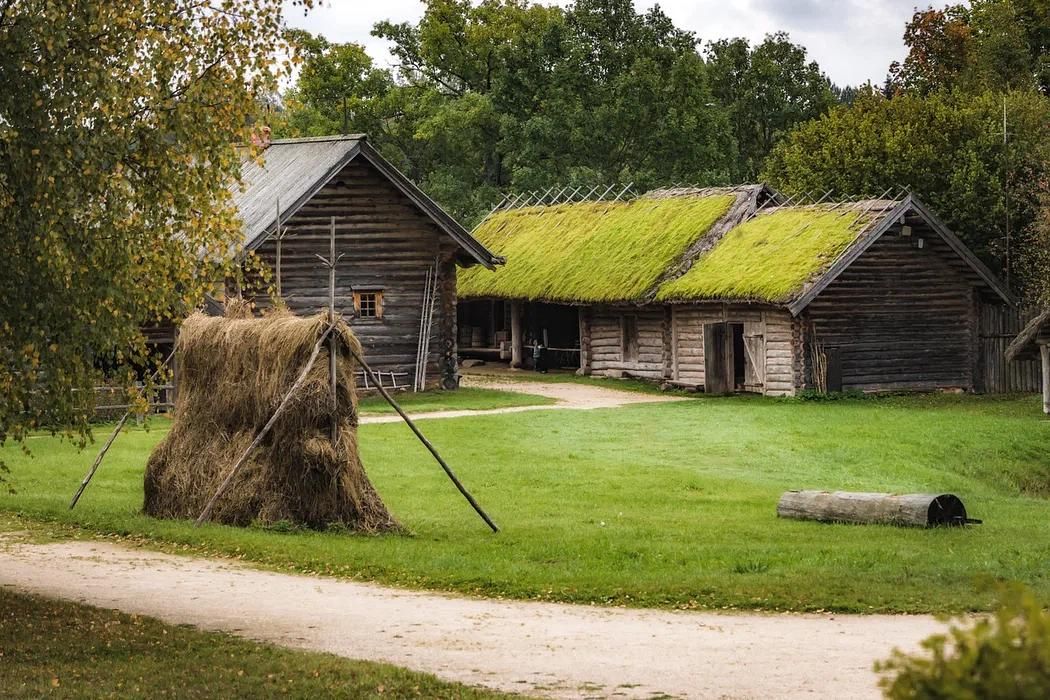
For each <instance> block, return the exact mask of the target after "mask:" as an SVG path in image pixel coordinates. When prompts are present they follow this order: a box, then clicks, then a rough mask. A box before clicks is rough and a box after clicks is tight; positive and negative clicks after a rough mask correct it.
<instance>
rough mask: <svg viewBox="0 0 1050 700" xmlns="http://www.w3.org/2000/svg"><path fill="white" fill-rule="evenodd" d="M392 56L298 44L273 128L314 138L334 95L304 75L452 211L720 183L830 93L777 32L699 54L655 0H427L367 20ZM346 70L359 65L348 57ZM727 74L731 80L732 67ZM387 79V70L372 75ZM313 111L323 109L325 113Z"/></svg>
mask: <svg viewBox="0 0 1050 700" xmlns="http://www.w3.org/2000/svg"><path fill="white" fill-rule="evenodd" d="M373 33H374V34H375V35H376V36H378V37H381V38H383V39H386V40H388V41H389V42H391V45H392V53H393V55H394V57H395V59H396V61H397V63H398V65H397V68H396V70H395V73H394V74H393V75H386V76H385V77H384V78H383V79H381V80H377V81H376V83H379V84H382V85H383V88H382V89H374V88H372V87H371V86H370V84H368V83H367V81H361V80H356V79H355V80H344V79H342V78H340V77H339V75H340V72H339V69H338V66H337V64H338V63H339V62H340V60H341V59H340V58H339V57H340V55H341V54H344V53H349V54H353V55H355V56H358V57H359V58H360V57H362V56H363V52H362V51H361V49H360V47H353V48H350V47H339V46H338V45H329V44H327V42H324V41H323V40H320V39H310V38H309V37H304V38H302V39H303V40H304V42H305V43H306V44H309V43H310V42H311V41H313V42H315V46H321V50H313V51H307V53H306V55H305V64H304V69H303V73H302V77H301V78H300V80H299V82H298V83H297V84H296V86H295V87H294V89H293V90H292V91H291V92H290V95H289V100H288V107H289V109H288V111H287V113H286V115H285V116H283V117H282V118H281V119H282V124H281V125H280V126H279V127H278V132H279V133H280V134H282V135H300V134H317V133H320V132H321V130H323V129H329V130H331V129H333V128H334V127H336V125H337V124H338V116H339V115H338V114H337V113H336V112H335V111H333V110H336V109H338V107H329V108H326V107H325V104H329V105H331V104H333V103H334V102H338V100H337V99H335V98H334V97H328V98H326V99H327V100H328V102H327V103H323V102H322V100H320V99H317V98H315V97H314V96H315V95H318V94H321V91H319V90H317V89H316V88H315V86H314V84H315V82H316V80H315V78H317V77H320V76H328V78H327V79H326V80H325V81H324V82H325V84H326V86H327V88H326V89H327V91H328V92H330V93H331V94H333V95H338V94H339V92H340V91H341V92H342V93H343V94H344V95H346V96H347V97H348V98H349V101H350V102H351V103H352V104H354V105H357V106H356V107H355V109H354V110H353V117H352V118H351V119H350V129H351V130H354V131H366V132H368V133H369V135H370V136H371V137H372V139H373V141H374V142H375V143H376V144H377V146H378V147H379V148H380V150H381V151H382V152H383V153H384V155H386V156H387V157H389V158H390V159H391V160H393V161H394V162H395V163H396V164H398V165H399V166H400V167H401V168H402V169H403V170H404V171H405V172H406V174H408V175H409V176H410V177H412V178H413V179H415V180H416V181H417V182H419V183H421V184H422V186H423V187H424V189H426V190H427V191H428V192H429V193H430V194H431V195H432V196H434V197H435V198H436V199H438V201H440V202H441V203H442V204H444V205H445V206H446V207H447V208H448V209H449V210H450V211H451V212H452V213H454V214H456V215H458V216H459V217H461V218H463V219H464V220H467V221H468V222H469V221H473V220H476V218H477V217H478V215H480V214H482V213H484V212H485V211H486V210H487V209H488V208H489V207H490V206H491V205H492V204H493V203H494V200H495V199H496V198H497V197H498V194H499V193H500V192H502V191H507V190H524V189H545V188H548V187H551V186H554V185H566V184H584V183H588V184H596V183H614V182H623V183H626V182H634V183H635V184H636V186H638V187H639V188H644V187H650V186H654V185H663V184H669V183H673V182H691V183H700V184H722V183H726V182H730V181H733V180H739V179H744V178H752V177H754V175H755V173H756V172H757V170H758V168H759V166H760V164H761V162H762V159H763V158H764V157H765V155H766V153H767V152H768V150H769V148H770V146H771V145H772V144H773V143H775V142H776V141H777V139H779V138H780V136H781V135H782V134H783V133H785V132H786V131H787V130H788V129H790V128H791V127H792V126H794V125H795V124H796V123H798V122H799V121H801V120H804V119H808V118H810V117H812V116H815V115H817V114H820V113H821V112H822V111H824V110H825V109H826V108H827V107H828V106H829V105H830V104H831V103H832V102H834V96H833V94H832V92H831V90H830V85H829V83H828V81H827V79H826V78H825V77H824V76H823V75H822V74H821V73H820V71H819V69H818V68H817V66H816V64H814V63H812V62H808V61H807V60H806V55H805V51H804V50H803V49H802V48H801V47H799V46H796V45H793V44H791V43H790V42H789V41H788V39H787V37H786V36H784V35H775V36H771V37H769V38H768V39H767V40H766V41H765V42H763V43H762V44H760V45H758V46H755V47H754V48H753V49H752V48H751V47H749V46H748V45H747V43H746V42H745V41H743V40H738V41H736V42H729V44H731V45H732V47H733V48H734V49H736V48H738V47H741V46H742V47H743V55H742V58H741V60H740V61H739V65H737V63H734V61H736V58H737V57H736V56H735V55H733V56H731V57H730V56H726V57H723V55H722V52H720V51H719V52H717V55H715V53H713V52H712V51H711V50H709V52H708V55H707V57H706V59H705V56H704V55H702V54H701V52H700V51H699V50H698V46H697V39H696V37H695V36H694V35H693V34H692V33H690V32H687V31H684V30H682V29H679V28H678V27H676V26H675V25H674V23H673V22H672V21H671V20H670V18H669V17H668V16H667V15H666V14H664V13H663V12H662V11H661V10H660V9H659V7H654V8H652V9H650V10H647V11H645V12H637V11H636V10H635V8H634V3H633V2H631V0H577V2H575V3H574V4H572V5H570V6H569V7H567V8H564V9H563V8H560V7H556V6H554V7H551V6H547V5H543V4H539V3H534V2H530V1H529V0H483V1H482V2H478V3H475V2H469V1H468V0H428V2H427V3H426V9H425V12H424V14H423V17H422V19H421V20H420V21H419V22H418V23H397V24H395V23H391V22H381V23H379V24H378V25H376V28H375V30H374V32H373ZM355 65H360V66H361V69H360V70H359V71H357V72H356V73H354V75H373V71H374V69H372V68H371V65H370V63H367V62H364V61H363V60H362V61H361V62H359V63H358V64H355ZM737 71H739V72H740V76H739V78H737V77H735V75H734V74H735V72H737ZM387 79H388V80H389V82H388V81H387ZM326 109H328V110H329V111H328V112H325V110H326Z"/></svg>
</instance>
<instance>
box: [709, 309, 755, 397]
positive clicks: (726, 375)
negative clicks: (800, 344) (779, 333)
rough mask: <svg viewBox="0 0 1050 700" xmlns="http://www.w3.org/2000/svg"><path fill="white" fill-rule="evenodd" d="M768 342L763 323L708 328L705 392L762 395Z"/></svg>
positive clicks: (712, 325) (725, 323) (715, 324)
mask: <svg viewBox="0 0 1050 700" xmlns="http://www.w3.org/2000/svg"><path fill="white" fill-rule="evenodd" d="M764 375H765V338H764V337H763V333H762V325H761V324H760V323H748V322H742V323H738V322H721V323H705V324H704V392H705V393H708V394H732V393H738V392H758V393H762V392H763V390H764V383H765V376H764Z"/></svg>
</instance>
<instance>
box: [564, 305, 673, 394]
mask: <svg viewBox="0 0 1050 700" xmlns="http://www.w3.org/2000/svg"><path fill="white" fill-rule="evenodd" d="M588 316H589V320H588V330H589V335H590V337H589V339H588V340H589V343H588V347H589V350H590V352H589V357H588V364H589V367H590V371H591V373H592V374H597V375H602V376H618V375H620V374H621V373H622V374H625V375H627V376H631V377H641V378H644V379H657V380H659V379H664V378H665V369H664V368H665V361H664V360H665V358H664V308H663V307H662V306H641V307H634V306H625V307H616V306H598V307H592V308H591V309H590V313H589V314H588ZM625 316H633V317H634V318H635V327H636V328H637V340H638V353H637V357H636V358H635V359H633V360H632V359H630V358H628V357H626V356H625V352H624V350H625V348H624V342H623V340H624V339H623V332H622V329H623V323H624V317H625ZM581 344H582V338H581Z"/></svg>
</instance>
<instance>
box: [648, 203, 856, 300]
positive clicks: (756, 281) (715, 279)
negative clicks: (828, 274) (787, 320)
mask: <svg viewBox="0 0 1050 700" xmlns="http://www.w3.org/2000/svg"><path fill="white" fill-rule="evenodd" d="M873 218H875V216H874V215H872V214H867V213H861V212H859V211H857V210H856V209H854V208H847V209H839V210H830V208H829V207H797V208H791V209H781V210H774V211H772V212H770V213H768V214H759V215H758V216H756V217H755V218H753V219H751V220H749V221H747V222H745V223H743V224H741V225H739V226H736V227H735V228H733V229H732V230H730V231H729V232H728V233H727V234H726V235H725V236H723V237H722V239H721V240H720V241H719V242H718V244H717V245H716V246H715V247H714V248H712V249H711V251H710V252H708V253H707V254H705V255H704V256H702V257H701V258H700V259H699V260H698V261H697V262H696V263H695V264H694V265H693V266H692V267H691V268H690V269H689V271H688V272H686V273H685V274H684V275H682V276H681V277H679V278H677V279H675V280H672V281H670V282H667V283H666V284H664V285H662V286H661V287H660V289H659V291H658V292H657V295H656V299H657V300H658V301H685V300H693V299H752V300H757V301H767V302H774V303H775V302H786V301H790V300H791V299H792V298H794V297H796V296H798V294H799V293H800V292H802V291H803V287H804V286H805V284H806V283H807V282H809V281H811V280H813V279H814V278H816V277H818V276H819V275H820V274H822V273H823V272H825V271H826V270H827V269H828V267H830V266H831V264H832V263H833V262H834V261H835V260H836V259H837V258H838V257H839V256H840V255H841V254H842V253H843V252H844V251H845V250H846V249H847V248H848V247H849V246H850V244H851V243H853V241H854V240H856V238H857V235H858V234H859V233H860V232H861V231H862V230H863V229H864V228H865V227H866V226H867V224H868V223H869V222H870V221H871V220H872V219H873Z"/></svg>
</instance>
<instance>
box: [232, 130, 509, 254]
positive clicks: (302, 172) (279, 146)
mask: <svg viewBox="0 0 1050 700" xmlns="http://www.w3.org/2000/svg"><path fill="white" fill-rule="evenodd" d="M358 156H361V157H364V158H365V159H367V160H368V161H369V162H370V163H371V164H372V165H374V166H375V167H376V168H377V169H378V170H379V171H380V172H381V173H382V174H383V175H384V176H386V177H387V179H389V180H390V181H391V183H393V184H394V186H395V187H397V188H398V189H399V190H401V192H402V193H404V194H405V196H407V197H408V198H409V199H410V200H412V202H413V203H414V204H415V205H416V206H418V207H419V208H420V209H421V210H422V211H423V212H424V213H425V214H426V215H427V216H429V217H430V218H431V219H432V220H433V221H434V223H435V224H436V225H437V226H438V228H439V229H441V230H442V231H444V232H445V233H447V234H448V235H449V236H451V237H452V238H453V239H454V240H455V241H456V242H457V243H459V245H460V246H461V247H462V248H463V249H464V250H465V251H466V252H467V253H468V254H469V258H472V259H473V260H476V261H477V262H479V263H481V264H482V265H484V266H485V267H489V268H491V267H492V266H493V265H498V264H501V263H502V262H503V261H502V259H501V258H498V257H496V256H494V255H493V254H492V253H491V252H489V251H488V250H487V249H486V248H485V247H484V246H483V245H481V244H480V243H478V241H476V240H475V239H474V238H473V237H472V236H471V235H470V233H469V232H468V231H467V230H466V229H464V228H463V227H462V226H461V225H460V224H459V223H458V222H456V221H455V220H454V219H452V217H450V216H449V215H448V214H446V213H445V212H444V211H443V210H442V209H441V207H439V206H438V205H437V203H436V202H434V201H433V200H432V199H430V198H429V197H427V196H426V194H424V193H423V192H422V191H421V190H420V189H419V188H418V187H416V186H415V185H414V184H413V183H412V182H411V181H409V180H408V178H406V177H405V176H404V175H402V174H401V173H400V172H399V171H398V170H397V168H395V167H394V166H393V165H392V164H391V163H390V162H389V161H387V160H386V159H384V158H383V157H382V156H381V155H379V153H378V152H377V151H376V150H375V149H374V148H372V147H371V146H370V145H369V144H368V142H367V141H366V137H365V136H364V135H363V134H354V135H347V136H321V137H317V138H303V139H279V140H275V141H273V142H272V143H271V144H270V145H269V146H268V147H267V148H266V151H265V152H264V153H263V164H262V165H259V164H257V163H256V162H255V161H253V160H251V159H248V158H245V160H244V161H243V162H242V164H241V180H242V185H241V186H234V187H233V203H234V204H235V205H236V206H237V210H238V211H239V212H240V215H241V219H242V220H243V221H244V247H245V249H248V250H251V249H253V248H255V247H257V246H259V245H261V244H262V243H263V242H264V241H265V240H266V239H267V237H268V236H269V235H270V234H271V233H272V232H273V231H274V230H275V229H276V225H277V202H278V200H280V205H281V220H282V221H285V220H287V219H288V218H290V217H291V216H292V215H294V214H295V212H297V211H298V210H299V208H300V207H302V205H303V204H305V203H306V202H307V201H308V200H309V199H310V198H311V197H312V196H313V195H314V194H316V193H317V191H318V190H320V189H321V188H322V187H324V185H325V184H326V183H327V182H328V181H329V180H330V179H331V178H333V177H334V176H335V175H336V174H337V173H338V172H339V171H340V170H342V169H343V167H344V166H345V165H346V164H347V163H349V162H350V161H351V160H353V159H354V158H356V157H358ZM471 262H472V261H471Z"/></svg>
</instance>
